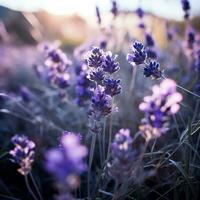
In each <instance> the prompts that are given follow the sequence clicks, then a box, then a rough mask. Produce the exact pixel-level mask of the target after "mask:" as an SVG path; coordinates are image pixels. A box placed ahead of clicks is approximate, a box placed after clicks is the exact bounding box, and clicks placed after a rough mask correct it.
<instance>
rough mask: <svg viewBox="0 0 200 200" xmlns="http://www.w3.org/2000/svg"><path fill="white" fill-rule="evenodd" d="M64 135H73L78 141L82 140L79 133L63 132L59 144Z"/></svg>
mask: <svg viewBox="0 0 200 200" xmlns="http://www.w3.org/2000/svg"><path fill="white" fill-rule="evenodd" d="M65 135H75V136H77V137H78V138H79V140H80V141H81V140H82V139H83V136H82V134H81V133H74V132H71V131H63V132H62V136H61V138H60V142H61V141H62V137H65Z"/></svg>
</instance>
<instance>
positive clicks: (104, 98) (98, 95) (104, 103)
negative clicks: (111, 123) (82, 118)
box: [89, 86, 112, 120]
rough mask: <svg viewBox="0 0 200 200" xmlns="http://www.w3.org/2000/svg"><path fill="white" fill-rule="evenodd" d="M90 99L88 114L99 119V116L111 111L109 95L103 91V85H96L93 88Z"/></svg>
mask: <svg viewBox="0 0 200 200" xmlns="http://www.w3.org/2000/svg"><path fill="white" fill-rule="evenodd" d="M91 101H92V104H91V110H90V113H89V114H90V116H93V117H94V118H95V119H97V120H99V119H100V118H101V117H104V116H107V115H109V114H110V113H111V111H112V106H111V97H110V96H109V95H107V94H106V93H105V89H104V88H103V87H101V86H98V87H97V88H96V89H95V91H94V95H93V97H92V99H91Z"/></svg>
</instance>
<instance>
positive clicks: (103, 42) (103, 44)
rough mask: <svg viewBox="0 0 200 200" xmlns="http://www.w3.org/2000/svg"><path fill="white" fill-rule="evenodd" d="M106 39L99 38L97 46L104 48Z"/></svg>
mask: <svg viewBox="0 0 200 200" xmlns="http://www.w3.org/2000/svg"><path fill="white" fill-rule="evenodd" d="M107 43H108V42H107V40H106V39H101V40H100V42H99V46H100V48H101V49H105V48H106V46H107Z"/></svg>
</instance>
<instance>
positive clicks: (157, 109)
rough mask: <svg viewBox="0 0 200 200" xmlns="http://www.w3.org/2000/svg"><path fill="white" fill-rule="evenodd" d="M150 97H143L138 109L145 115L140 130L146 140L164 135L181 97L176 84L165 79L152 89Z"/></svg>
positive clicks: (177, 108) (176, 110)
mask: <svg viewBox="0 0 200 200" xmlns="http://www.w3.org/2000/svg"><path fill="white" fill-rule="evenodd" d="M152 90H153V94H152V96H147V97H144V102H142V103H141V104H140V105H139V109H140V110H141V111H143V112H144V113H145V117H144V118H143V119H142V121H141V126H140V130H141V132H142V134H143V135H144V136H145V138H146V140H150V139H152V138H156V137H159V136H161V135H162V134H163V133H166V131H167V128H168V122H169V117H170V116H171V115H173V114H175V113H177V112H178V110H179V108H180V106H179V103H180V102H181V101H182V95H181V94H180V93H178V92H177V91H176V83H175V82H174V81H173V80H171V79H165V80H163V81H162V82H161V84H160V86H158V85H155V86H154V87H153V89H152Z"/></svg>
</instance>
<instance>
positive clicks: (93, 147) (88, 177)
mask: <svg viewBox="0 0 200 200" xmlns="http://www.w3.org/2000/svg"><path fill="white" fill-rule="evenodd" d="M97 134H98V133H93V135H92V143H91V148H90V155H89V166H88V176H87V184H88V186H87V189H88V199H90V176H91V167H92V161H93V156H94V149H95V143H96V136H97Z"/></svg>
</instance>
